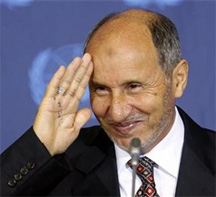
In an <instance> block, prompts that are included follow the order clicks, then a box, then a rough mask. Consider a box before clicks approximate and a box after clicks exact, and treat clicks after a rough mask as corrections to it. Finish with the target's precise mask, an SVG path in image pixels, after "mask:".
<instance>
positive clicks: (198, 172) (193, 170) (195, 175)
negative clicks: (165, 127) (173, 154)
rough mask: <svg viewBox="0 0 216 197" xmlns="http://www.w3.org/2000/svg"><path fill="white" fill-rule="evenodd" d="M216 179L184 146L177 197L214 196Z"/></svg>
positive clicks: (188, 148)
mask: <svg viewBox="0 0 216 197" xmlns="http://www.w3.org/2000/svg"><path fill="white" fill-rule="evenodd" d="M214 187H215V179H214V177H213V176H212V174H211V173H210V172H209V169H208V168H206V166H205V165H203V163H202V162H201V161H200V160H199V158H197V156H196V155H195V154H194V152H193V151H192V150H191V149H190V147H188V146H187V145H185V146H184V150H183V154H182V160H181V165H180V171H179V177H178V182H177V189H176V196H209V195H210V196H213V192H212V191H214Z"/></svg>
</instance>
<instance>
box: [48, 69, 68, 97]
mask: <svg viewBox="0 0 216 197" xmlns="http://www.w3.org/2000/svg"><path fill="white" fill-rule="evenodd" d="M65 71H66V68H65V67H64V66H60V67H59V69H58V70H57V71H56V73H55V74H54V75H53V77H52V79H51V80H50V82H49V84H48V86H47V89H46V92H45V97H52V96H53V95H56V91H57V88H58V85H59V83H60V81H61V79H62V77H63V76H64V73H65Z"/></svg>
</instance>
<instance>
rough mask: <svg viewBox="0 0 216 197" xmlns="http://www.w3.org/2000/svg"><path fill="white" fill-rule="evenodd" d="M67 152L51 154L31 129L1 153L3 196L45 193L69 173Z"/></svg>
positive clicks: (42, 194) (39, 194)
mask: <svg viewBox="0 0 216 197" xmlns="http://www.w3.org/2000/svg"><path fill="white" fill-rule="evenodd" d="M69 170H70V169H69V163H68V162H67V160H66V158H65V156H64V154H62V155H57V156H54V157H51V155H50V154H49V152H48V150H47V149H46V148H45V146H44V145H43V144H42V143H41V141H40V140H39V139H38V138H37V136H36V134H35V133H34V131H33V128H30V129H29V130H28V131H27V132H26V133H25V134H24V135H23V136H22V137H21V138H19V139H18V140H17V141H16V142H15V143H13V144H12V145H11V146H10V147H9V148H8V149H7V150H6V151H5V152H3V153H2V155H1V196H16V195H19V196H32V195H34V196H35V195H38V196H45V195H48V194H49V192H50V191H52V189H53V188H54V187H55V186H56V185H57V184H58V182H59V181H61V179H62V178H63V177H64V176H65V175H66V174H67V173H68V172H69Z"/></svg>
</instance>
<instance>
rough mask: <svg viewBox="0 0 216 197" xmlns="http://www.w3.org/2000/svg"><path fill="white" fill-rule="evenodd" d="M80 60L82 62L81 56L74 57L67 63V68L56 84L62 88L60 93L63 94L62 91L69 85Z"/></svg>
mask: <svg viewBox="0 0 216 197" xmlns="http://www.w3.org/2000/svg"><path fill="white" fill-rule="evenodd" d="M81 62H82V60H81V58H80V57H76V58H74V60H73V61H72V62H71V63H70V64H69V65H68V67H67V70H66V72H65V74H64V76H63V77H62V79H61V81H60V83H59V85H58V86H59V87H61V90H62V92H61V94H64V92H65V91H66V90H67V89H68V88H69V87H70V85H71V82H72V80H73V77H74V75H75V73H76V72H77V69H78V67H79V65H80V64H81Z"/></svg>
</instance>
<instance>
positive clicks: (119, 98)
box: [108, 95, 132, 123]
mask: <svg viewBox="0 0 216 197" xmlns="http://www.w3.org/2000/svg"><path fill="white" fill-rule="evenodd" d="M131 110H132V106H131V105H130V104H129V100H128V99H127V97H126V96H125V95H112V99H111V101H110V106H109V110H108V115H109V117H110V118H112V120H113V121H115V122H119V123H120V122H122V121H123V120H125V118H127V117H128V115H129V114H130V112H131Z"/></svg>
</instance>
